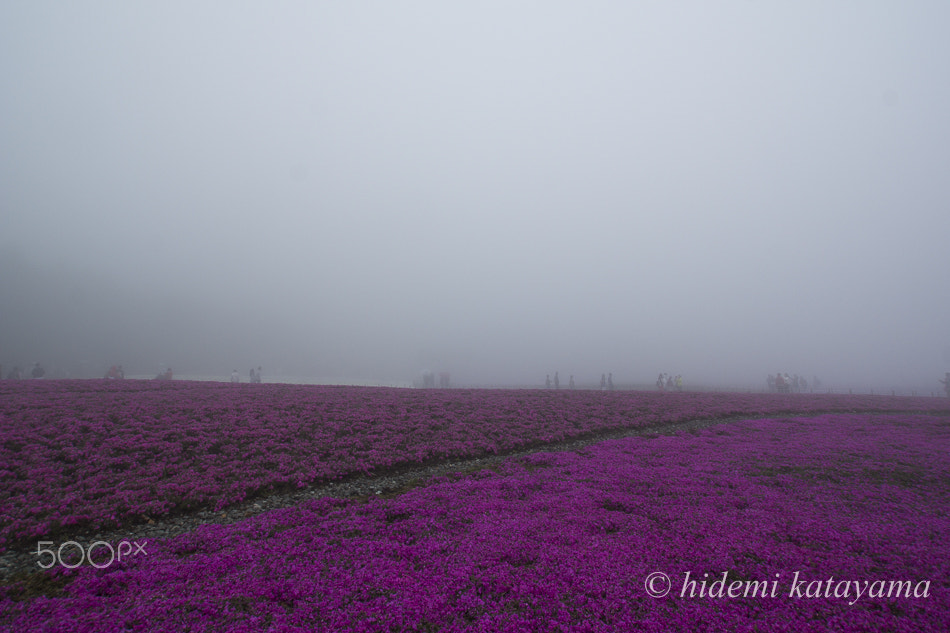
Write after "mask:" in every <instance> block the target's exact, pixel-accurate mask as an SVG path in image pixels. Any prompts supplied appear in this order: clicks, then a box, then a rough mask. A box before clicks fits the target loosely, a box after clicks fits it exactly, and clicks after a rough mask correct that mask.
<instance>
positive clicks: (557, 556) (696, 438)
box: [0, 414, 950, 631]
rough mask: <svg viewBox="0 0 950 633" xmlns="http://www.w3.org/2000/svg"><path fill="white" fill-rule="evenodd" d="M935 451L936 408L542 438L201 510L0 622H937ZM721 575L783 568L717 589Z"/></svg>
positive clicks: (4, 605)
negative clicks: (219, 521) (392, 491)
mask: <svg viewBox="0 0 950 633" xmlns="http://www.w3.org/2000/svg"><path fill="white" fill-rule="evenodd" d="M948 449H950V425H948V423H947V419H946V418H945V417H943V418H938V417H930V416H924V415H900V416H897V415H891V416H885V415H877V416H871V415H858V414H855V415H823V416H815V417H812V418H795V419H763V420H752V421H742V422H733V423H730V424H728V425H723V426H717V427H711V428H708V429H706V430H703V431H698V432H696V433H694V434H689V433H686V434H681V435H678V436H668V437H667V436H663V437H657V438H652V439H651V438H647V437H634V438H626V439H622V440H609V441H605V442H602V443H599V444H595V445H592V446H590V447H588V448H586V449H584V450H582V451H579V452H574V453H537V454H532V455H530V456H528V457H524V458H518V459H513V460H511V461H508V462H505V465H504V466H503V467H501V468H499V470H498V472H492V471H480V472H476V473H473V474H469V475H465V476H462V475H459V476H458V477H453V478H442V479H441V480H438V481H434V482H431V483H430V485H428V486H426V487H422V488H417V489H415V490H412V491H410V492H408V493H406V494H404V495H402V496H400V497H396V498H394V499H390V500H376V499H374V500H371V501H370V502H368V503H365V504H359V503H356V502H353V501H342V500H333V499H324V500H319V501H314V502H309V503H306V504H302V505H301V506H299V507H296V508H290V509H284V510H278V511H273V512H269V513H267V514H264V515H260V516H257V517H254V518H252V519H248V520H246V521H244V522H242V523H239V524H235V525H232V526H216V525H208V526H204V527H203V528H201V529H199V530H197V531H195V532H193V533H190V534H187V535H183V536H181V537H178V538H175V539H172V540H169V541H167V542H161V543H151V544H150V545H149V551H148V556H146V557H137V558H132V559H128V560H127V561H125V562H123V563H122V564H115V565H113V566H111V567H109V568H107V569H102V570H96V569H91V568H84V569H80V570H75V571H69V572H61V573H63V575H65V576H68V578H69V579H70V580H71V582H70V584H68V586H66V587H65V589H64V594H63V595H62V596H60V597H58V598H55V599H35V600H32V601H28V602H22V603H16V602H12V601H9V600H6V601H4V602H0V613H3V614H5V615H2V616H0V625H5V626H8V627H10V628H12V629H16V630H27V629H29V630H66V629H70V630H89V629H96V630H135V629H141V630H146V629H148V630H153V631H178V630H194V631H200V630H224V629H228V630H264V629H269V630H274V631H297V630H301V631H302V630H308V631H309V630H316V631H391V630H400V631H403V630H405V631H413V630H415V631H468V630H484V631H501V630H524V631H618V630H645V631H668V630H681V631H690V630H709V631H752V630H769V631H825V630H848V631H880V630H894V631H905V630H906V631H925V630H944V627H945V625H946V622H948V621H950V600H948V594H947V591H948V586H947V578H950V546H948V544H947V541H946V538H945V535H946V534H947V532H948V529H950V518H948V517H950V512H948V508H950V483H948V482H950V450H948ZM658 571H662V572H665V573H667V574H668V576H669V577H670V579H671V583H672V588H671V591H670V593H669V594H668V595H667V596H666V597H662V598H653V597H650V596H649V595H648V594H647V586H646V585H645V580H646V579H647V578H648V576H649V575H650V574H651V573H653V572H658ZM687 572H689V573H690V577H691V578H692V579H694V580H699V581H702V580H704V579H705V580H706V584H705V585H700V583H699V582H697V583H695V584H694V585H689V580H688V579H687V578H686V573H687ZM796 572H797V575H796ZM704 574H708V576H704ZM724 574H725V576H724ZM721 578H722V579H725V580H727V581H728V583H730V585H731V583H733V582H738V583H740V590H741V589H742V586H744V587H746V588H748V587H749V584H748V583H750V582H752V581H762V582H764V583H771V582H773V581H774V582H775V585H774V589H773V585H771V584H767V585H766V590H764V591H763V593H762V595H759V594H757V593H756V592H755V591H753V592H752V595H749V594H748V593H746V595H745V596H742V595H735V596H733V597H728V596H718V595H713V596H712V597H710V592H713V593H715V592H716V591H715V587H714V586H713V584H712V583H713V582H714V581H717V580H719V579H721ZM891 581H897V582H903V581H908V582H909V583H910V584H909V585H906V586H904V585H899V588H898V590H897V593H899V594H900V596H899V597H898V596H896V595H894V589H893V586H892V585H887V584H883V585H875V584H874V583H876V582H883V583H888V582H891ZM853 582H856V583H858V585H852V584H851V583H853ZM742 583H746V584H745V585H742ZM796 583H798V584H796ZM816 583H817V588H816ZM861 583H864V585H863V591H862V592H861V595H858V590H859V588H860V587H861ZM924 583H927V584H926V585H924ZM875 587H878V591H877V592H875ZM882 587H883V589H882ZM651 588H652V589H654V590H657V589H662V588H663V585H662V583H660V584H653V585H652V586H651ZM796 589H797V591H796ZM746 591H748V589H746ZM886 591H890V592H891V593H892V595H891V596H890V597H888V596H886V595H878V594H880V593H882V592H886ZM924 593H926V595H923V594H924ZM835 594H837V595H835ZM908 594H909V595H908ZM753 596H754V597H753ZM0 600H2V598H0Z"/></svg>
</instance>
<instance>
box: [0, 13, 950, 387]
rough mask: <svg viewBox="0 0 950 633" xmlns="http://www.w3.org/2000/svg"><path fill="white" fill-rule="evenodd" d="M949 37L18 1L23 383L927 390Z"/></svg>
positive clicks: (938, 341)
mask: <svg viewBox="0 0 950 633" xmlns="http://www.w3.org/2000/svg"><path fill="white" fill-rule="evenodd" d="M458 5H461V6H458ZM947 24H950V4H947V3H945V2H914V1H911V2H900V3H898V2H873V1H862V2H848V1H840V2H794V3H793V2H786V3H758V2H712V3H710V2H667V1H662V2H661V1H657V2H551V1H546V2H472V3H449V2H358V1H357V2H303V1H301V2H267V3H263V2H262V3H222V2H160V3H131V2H119V1H116V2H111V3H109V2H87V1H77V2H62V3H60V2H34V1H31V2H6V3H3V5H2V6H0V85H2V89H0V254H2V257H3V258H2V260H0V264H2V269H0V292H2V293H3V294H2V296H0V363H2V364H3V367H4V372H6V371H7V370H8V368H9V367H11V366H12V365H13V364H15V363H16V364H21V365H30V364H32V362H33V361H35V360H41V361H43V362H44V363H46V364H47V365H57V366H59V367H63V368H72V369H70V370H69V371H71V372H72V373H71V375H80V374H82V373H84V372H85V373H89V374H101V372H102V371H104V369H105V368H106V367H108V365H110V364H113V363H124V364H125V366H126V367H127V369H131V370H134V371H138V372H139V373H154V372H155V371H157V370H158V368H159V365H160V364H166V365H171V366H173V367H175V368H176V370H180V371H182V372H186V373H205V374H207V373H211V374H219V375H227V374H229V373H230V370H231V369H232V368H235V367H236V368H237V369H238V371H239V372H240V373H241V374H242V375H246V369H247V368H249V367H251V366H257V365H259V364H260V365H263V366H264V367H265V375H267V374H268V373H270V374H271V375H273V374H274V372H287V373H293V374H296V375H308V376H318V377H319V376H335V377H340V378H346V377H349V378H352V379H365V380H369V379H378V380H393V381H397V380H412V379H413V377H414V376H417V375H418V372H420V371H421V370H423V369H432V370H434V371H441V370H446V371H451V372H452V376H453V380H455V381H456V382H458V383H465V384H533V383H539V382H541V381H543V379H544V376H545V374H551V375H552V377H553V374H554V372H555V371H559V372H560V376H561V379H562V382H566V381H567V377H568V376H569V375H570V374H573V375H575V377H576V379H577V380H579V381H583V382H593V381H596V380H598V379H599V376H600V374H601V373H602V372H613V374H614V377H615V380H617V381H618V382H623V383H650V382H652V381H653V380H654V379H655V377H656V375H657V373H659V372H670V373H673V374H682V375H683V376H684V377H685V378H686V380H687V384H697V383H704V384H721V385H739V384H748V385H751V386H755V387H759V386H764V384H765V376H766V374H768V373H774V372H776V371H783V372H788V373H799V374H802V375H804V376H805V377H806V378H809V379H810V378H811V377H812V376H813V375H817V376H819V377H820V378H822V379H824V381H825V382H826V384H838V385H844V384H854V385H870V386H878V387H879V388H882V389H883V388H891V387H895V386H897V387H901V386H915V387H919V388H921V389H934V390H936V389H937V388H938V387H939V385H938V384H937V382H936V381H937V379H938V378H940V377H941V376H942V375H943V372H945V371H950V333H948V322H950V293H948V285H947V277H946V273H947V269H948V263H950V255H948V235H950V219H948V218H950V216H948V210H950V177H948V166H950V123H948V122H950V117H948V112H950V72H948V60H950V45H948V42H950V39H948V38H947V35H946V26H947ZM77 368H81V369H77Z"/></svg>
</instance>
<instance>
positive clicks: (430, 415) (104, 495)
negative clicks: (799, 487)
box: [0, 380, 948, 551]
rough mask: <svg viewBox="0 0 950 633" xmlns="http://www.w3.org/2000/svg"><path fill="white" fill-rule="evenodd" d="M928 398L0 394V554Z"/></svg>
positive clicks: (235, 388) (185, 390) (34, 387)
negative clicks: (531, 452)
mask: <svg viewBox="0 0 950 633" xmlns="http://www.w3.org/2000/svg"><path fill="white" fill-rule="evenodd" d="M947 408H948V403H947V401H946V400H943V399H935V398H901V397H898V398H891V397H885V396H840V395H806V394H791V395H789V394H784V395H781V394H711V393H650V392H609V393H604V392H598V391H573V392H570V391H541V390H525V391H517V390H462V389H452V390H408V389H391V388H361V387H315V386H304V385H280V384H268V385H250V384H245V385H231V384H225V383H197V382H184V381H178V382H159V381H132V380H126V381H105V380H75V381H0V551H3V550H4V549H6V548H8V547H11V546H13V545H23V544H24V543H25V544H28V545H29V544H31V543H35V541H36V540H37V539H42V538H51V537H54V536H62V535H66V536H68V535H74V534H77V533H79V532H80V531H81V530H94V529H103V528H114V527H118V526H127V525H129V524H133V523H136V522H141V521H144V520H148V518H157V517H161V516H163V515H167V514H170V513H177V512H184V511H189V510H194V509H197V508H212V509H216V510H218V509H222V508H226V507H228V506H229V505H232V504H234V503H237V502H240V501H243V500H245V499H247V498H251V497H253V496H256V495H262V494H268V493H270V492H273V491H275V490H285V489H291V488H301V487H305V486H308V485H310V484H314V483H319V482H324V481H328V480H332V479H337V478H341V477H344V476H347V475H352V474H365V473H370V472H374V471H385V470H386V469H391V468H393V467H400V466H417V465H423V464H428V463H432V462H436V461H441V460H445V459H449V458H462V457H477V456H482V455H486V454H497V453H503V452H506V451H511V450H516V449H519V448H526V447H530V446H532V445H538V444H543V443H548V442H554V441H560V440H564V439H568V438H574V437H580V436H584V435H588V434H592V433H598V432H608V431H615V430H619V429H623V428H636V427H644V426H649V425H653V424H659V423H665V422H675V421H681V420H688V419H696V418H713V417H725V416H732V415H740V414H741V415H746V416H756V415H768V414H774V413H786V412H798V413H805V412H827V411H854V410H861V411H869V410H873V411H888V410H890V411H894V410H899V411H919V412H927V411H931V412H933V411H946V410H947Z"/></svg>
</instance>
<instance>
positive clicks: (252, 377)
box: [231, 366, 264, 385]
mask: <svg viewBox="0 0 950 633" xmlns="http://www.w3.org/2000/svg"><path fill="white" fill-rule="evenodd" d="M263 371H264V370H263V369H262V368H261V367H260V366H258V368H257V369H254V368H253V367H251V371H250V372H248V382H250V383H251V384H252V385H254V384H260V382H261V372H263ZM231 382H232V383H239V382H241V376H240V375H238V370H236V369H235V370H233V371H232V372H231Z"/></svg>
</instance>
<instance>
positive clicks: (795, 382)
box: [766, 372, 817, 393]
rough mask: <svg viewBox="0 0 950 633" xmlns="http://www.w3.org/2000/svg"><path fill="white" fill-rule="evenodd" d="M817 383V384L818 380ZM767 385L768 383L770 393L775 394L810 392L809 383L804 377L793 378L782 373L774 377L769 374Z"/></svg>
mask: <svg viewBox="0 0 950 633" xmlns="http://www.w3.org/2000/svg"><path fill="white" fill-rule="evenodd" d="M815 382H817V379H816V380H815ZM766 383H768V386H769V391H771V392H774V393H804V392H806V391H808V381H807V380H805V377H804V376H799V375H798V374H794V375H792V376H789V375H788V374H783V373H781V372H779V373H777V374H774V375H773V374H769V376H768V378H766Z"/></svg>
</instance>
